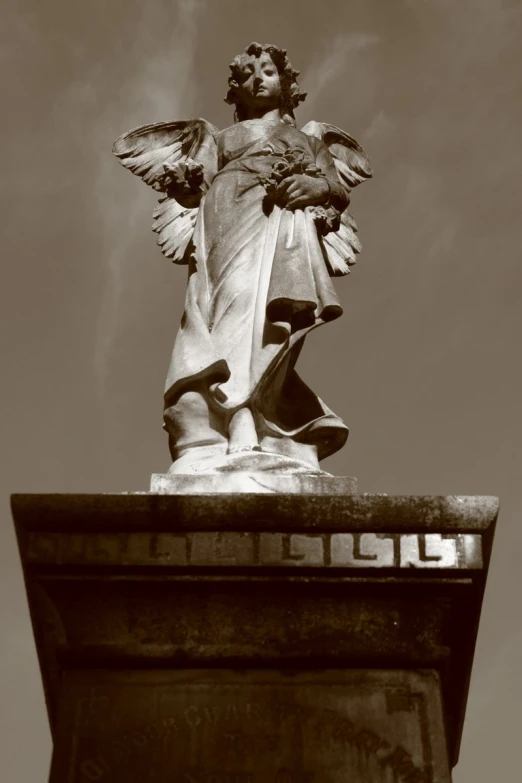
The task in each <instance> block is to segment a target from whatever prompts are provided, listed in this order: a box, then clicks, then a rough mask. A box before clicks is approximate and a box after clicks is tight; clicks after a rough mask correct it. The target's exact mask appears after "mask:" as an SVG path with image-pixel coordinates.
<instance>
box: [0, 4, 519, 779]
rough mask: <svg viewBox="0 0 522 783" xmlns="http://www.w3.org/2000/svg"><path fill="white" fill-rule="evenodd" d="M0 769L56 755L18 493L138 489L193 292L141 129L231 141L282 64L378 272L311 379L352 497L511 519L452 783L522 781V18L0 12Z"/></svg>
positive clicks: (24, 775) (217, 10) (340, 7)
mask: <svg viewBox="0 0 522 783" xmlns="http://www.w3.org/2000/svg"><path fill="white" fill-rule="evenodd" d="M1 25H2V42H1V47H0V56H1V61H2V69H1V72H0V80H1V83H2V96H3V97H2V108H3V112H2V115H3V116H2V122H1V125H0V134H1V137H2V153H3V154H2V184H1V190H2V212H1V218H2V219H1V222H2V235H1V236H2V238H1V243H2V247H1V249H2V278H3V280H2V283H1V286H0V296H1V315H2V320H3V325H2V329H1V340H2V343H3V345H2V405H1V410H0V415H1V420H2V429H1V439H2V447H3V460H2V470H1V478H0V481H1V490H2V492H3V495H2V498H3V500H2V502H3V513H2V524H1V527H0V536H1V549H0V564H1V576H2V589H1V591H0V610H1V617H2V621H1V642H0V644H1V655H0V670H1V688H0V705H1V707H0V721H1V730H0V757H1V759H2V779H3V780H5V781H9V783H32V781H34V782H35V783H39V781H45V780H46V775H47V770H48V764H49V756H50V738H49V731H48V727H47V722H46V714H45V708H44V701H43V695H42V688H41V684H40V678H39V672H38V665H37V660H36V655H35V650H34V645H33V640H32V632H31V628H30V624H29V618H28V613H27V609H26V599H25V594H24V589H23V582H22V576H21V570H20V564H19V560H18V554H17V550H16V546H15V540H14V534H13V528H12V522H11V518H10V512H9V506H8V495H9V493H11V492H110V491H115V492H120V491H138V490H142V491H143V490H146V489H147V488H148V481H149V476H150V474H151V473H152V472H162V471H165V470H166V469H168V466H169V459H168V451H167V443H166V436H165V433H164V432H163V431H162V429H161V424H162V421H161V414H162V393H163V383H164V378H165V373H166V369H167V365H168V361H169V358H170V351H171V348H172V343H173V339H174V336H175V333H176V330H177V326H178V323H179V320H180V317H181V312H182V303H183V295H184V288H185V280H186V270H185V269H183V268H178V267H175V266H173V265H172V264H170V262H168V261H167V260H166V259H165V258H163V256H162V255H161V253H160V251H159V249H158V248H157V247H156V245H155V235H154V234H152V232H151V231H150V224H151V213H152V209H153V207H154V204H155V198H156V197H155V194H154V192H153V191H151V190H150V189H148V188H147V187H146V186H145V185H144V184H143V183H142V182H141V181H140V180H139V179H137V178H135V177H133V176H132V175H130V174H129V173H128V172H126V171H124V170H123V169H122V168H121V167H120V166H119V165H118V163H117V162H116V160H115V159H114V158H113V157H112V155H111V146H112V142H113V140H114V139H115V138H116V137H117V136H119V135H120V134H121V133H123V132H124V131H126V130H129V129H131V128H132V127H135V126H137V125H140V124H145V123H150V122H155V121H160V120H170V119H188V118H190V117H193V116H201V117H205V118H206V119H207V120H209V121H210V122H212V123H213V124H215V125H217V126H218V127H221V128H223V127H226V126H228V125H230V124H231V123H232V114H231V109H230V107H229V106H227V105H226V104H225V103H224V102H223V97H224V95H225V92H226V80H227V77H228V63H229V62H230V60H231V59H232V57H233V56H234V55H235V54H236V53H238V52H239V51H241V50H242V49H243V48H244V47H245V46H246V45H247V44H248V43H250V41H252V40H258V41H261V42H270V43H276V44H278V45H281V46H284V47H286V48H287V49H288V51H289V55H290V57H291V61H292V64H293V65H294V66H295V67H297V68H300V69H301V77H300V83H301V86H302V87H303V89H305V90H307V91H308V93H309V97H308V99H307V101H306V102H305V103H304V104H303V105H302V107H301V108H300V110H299V113H298V124H299V125H301V124H304V123H305V122H307V121H308V120H310V119H315V120H319V121H325V122H329V123H333V124H334V125H338V126H339V127H341V128H343V129H345V130H347V131H348V132H349V133H351V134H353V135H354V136H355V137H356V138H357V139H358V140H359V141H360V142H361V143H362V144H363V146H364V147H365V149H366V150H367V152H368V154H369V156H370V159H371V161H372V164H373V167H374V171H375V178H374V179H373V180H371V181H370V182H369V183H366V184H364V185H362V186H361V187H360V188H359V189H358V190H356V191H355V192H354V195H353V200H352V210H351V211H352V212H353V213H354V214H355V217H356V219H357V221H358V224H359V229H360V237H361V239H362V242H363V246H364V249H363V253H362V255H361V257H360V261H359V263H358V265H357V266H356V267H355V268H354V270H353V271H352V274H351V275H350V276H349V277H348V278H343V279H340V280H337V281H336V286H337V290H338V291H339V293H340V297H341V301H342V303H343V306H344V308H345V314H344V316H343V318H341V319H339V320H338V321H335V322H334V323H331V324H328V325H327V326H325V327H324V328H322V329H320V330H317V332H315V333H313V334H312V335H311V336H310V338H309V339H308V340H307V344H306V345H305V349H304V350H303V353H302V355H301V358H300V360H299V371H300V374H301V375H302V376H303V378H304V379H305V380H306V381H307V382H308V383H309V384H310V385H311V386H312V387H313V389H314V391H316V392H317V393H318V394H319V395H320V396H321V397H322V398H323V399H324V400H325V402H326V403H327V404H328V405H329V406H330V407H331V408H333V410H335V411H336V412H337V413H339V414H340V415H341V416H342V417H343V418H344V420H345V421H346V423H347V424H348V425H349V427H350V428H351V433H350V438H349V440H348V444H347V446H346V447H345V448H344V450H343V451H341V452H340V453H338V454H337V455H335V456H334V457H333V458H331V459H330V460H328V461H327V462H326V463H324V467H325V468H326V469H327V470H329V471H330V472H332V473H336V474H340V475H355V476H357V477H358V478H359V486H360V491H362V492H385V493H388V494H496V495H499V496H500V498H501V514H500V520H499V526H498V529H497V537H496V543H495V547H494V554H493V561H492V568H491V573H490V579H489V582H488V588H487V593H486V601H485V607H484V612H483V617H482V623H481V629H480V637H479V643H478V649H477V654H476V659H475V667H474V674H473V680H472V686H471V694H470V699H469V703H468V714H467V721H466V726H465V733H464V741H463V746H462V753H461V762H460V764H459V766H458V767H457V769H456V772H455V775H454V779H455V783H491V780H494V779H498V780H514V779H515V778H516V774H517V770H518V768H519V765H520V762H519V757H520V708H521V705H522V699H521V696H522V673H521V669H522V621H521V609H520V603H521V595H522V570H521V567H520V563H521V552H522V513H521V511H522V508H521V506H522V500H521V499H522V494H521V488H522V487H521V485H522V471H521V464H522V412H521V404H522V367H521V354H522V350H521V341H522V340H521V338H522V307H521V289H522V258H521V242H522V231H521V224H522V218H521V214H520V213H521V210H522V198H521V182H522V155H521V152H520V128H521V125H522V100H521V93H522V90H521V88H522V47H521V45H520V42H521V40H522V5H521V4H520V2H519V1H518V0H512V2H510V1H509V0H505V1H503V0H459V2H455V0H360V1H356V0H315V1H312V0H263V2H260V0H257V1H256V2H251V1H250V0H179V1H178V0H146V2H143V0H88V2H87V1H86V0H83V1H81V0H45V2H42V0H23V1H22V2H16V0H6V2H5V3H4V10H3V13H2V22H1Z"/></svg>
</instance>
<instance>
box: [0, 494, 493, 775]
mask: <svg viewBox="0 0 522 783" xmlns="http://www.w3.org/2000/svg"><path fill="white" fill-rule="evenodd" d="M497 506H498V504H497V501H496V499H495V498H485V497H482V498H477V497H448V498H438V497H386V496H371V495H367V496H365V495H347V494H346V495H340V494H331V495H328V494H307V495H286V494H272V493H270V492H268V493H264V494H260V493H258V494H249V493H244V494H241V495H228V494H223V493H221V494H214V495H212V494H203V495H167V494H139V495H85V496H82V495H54V496H53V495H45V496H42V495H40V496H38V495H32V496H28V495H25V496H20V495H19V496H15V497H14V498H13V512H14V517H15V522H16V528H17V533H18V538H19V545H20V552H21V556H22V562H23V566H24V571H25V578H26V585H27V593H28V598H29V604H30V608H31V614H32V620H33V625H34V632H35V637H36V643H37V648H38V653H39V657H40V665H41V670H42V676H43V680H44V686H45V692H46V697H47V704H48V710H49V719H50V723H51V727H52V731H53V738H54V754H53V762H52V769H51V778H50V781H51V783H88V781H98V780H99V781H102V782H103V783H116V781H118V783H120V781H123V780H125V782H126V783H138V781H139V783H144V781H147V783H165V782H166V781H182V782H183V783H266V782H267V781H275V782H276V783H308V781H310V783H341V781H342V783H345V782H346V781H347V780H349V781H350V782H351V783H448V782H449V781H450V771H449V770H450V768H451V766H453V765H454V764H455V763H456V761H457V757H458V747H459V740H460V734H461V731H462V723H463V719H464V711H465V704H466V697H467V689H468V683H469V677H470V671H471V665H472V658H473V650H474V645H475V638H476V633H477V627H478V622H479V616H480V606H481V601H482V595H483V591H484V585H485V579H486V573H487V566H488V561H489V555H490V551H491V543H492V536H493V530H494V524H495V519H496V515H497ZM44 777H45V776H44V773H42V780H43V779H44Z"/></svg>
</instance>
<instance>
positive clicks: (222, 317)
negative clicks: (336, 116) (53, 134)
mask: <svg viewBox="0 0 522 783" xmlns="http://www.w3.org/2000/svg"><path fill="white" fill-rule="evenodd" d="M230 70H231V75H230V78H229V80H228V84H229V90H228V94H227V96H226V98H225V100H226V102H227V103H228V104H231V105H234V106H235V115H234V120H235V123H234V124H233V125H231V126H230V127H229V128H225V130H222V131H220V130H218V129H217V128H216V127H214V126H213V125H211V124H210V123H209V122H207V121H206V120H203V119H191V120H182V121H173V122H159V123H156V124H153V125H144V126H142V127H139V128H136V130H132V131H130V132H129V133H125V134H124V135H123V136H120V138H119V139H117V141H116V142H115V143H114V148H113V152H114V154H115V155H116V156H117V157H118V158H119V160H120V162H121V163H122V164H123V165H124V166H125V167H126V168H128V169H130V170H131V171H132V172H133V173H134V174H137V175H138V176H140V177H141V178H142V179H143V181H144V182H146V183H147V185H150V186H151V187H153V188H154V189H155V190H157V191H159V192H160V193H161V197H160V201H159V206H158V207H157V208H156V210H155V212H154V224H153V230H154V231H155V232H157V234H158V236H159V238H158V244H159V246H160V247H161V250H162V252H163V253H164V255H165V256H166V257H167V258H170V259H172V261H173V262H174V263H176V264H186V265H187V266H188V285H187V291H186V299H185V309H184V313H183V317H182V319H181V325H180V329H179V332H178V335H177V337H176V341H175V345H174V350H173V354H172V360H171V363H170V368H169V371H168V376H167V382H166V390H165V412H164V428H165V429H166V430H167V432H168V435H169V446H170V452H171V455H172V459H173V464H172V466H171V468H170V471H169V472H170V473H171V474H194V473H205V472H220V471H230V470H239V471H265V470H267V471H273V472H283V473H284V472H298V473H299V472H305V473H312V474H313V473H322V471H321V470H320V468H319V461H320V460H322V459H324V458H325V457H328V456H329V455H330V454H333V453H334V452H335V451H337V450H338V449H340V448H341V447H342V446H343V445H344V443H345V441H346V438H347V436H348V429H347V427H346V426H345V425H344V424H343V422H342V421H341V419H340V418H339V417H338V416H336V415H335V414H334V413H333V412H332V411H331V410H330V409H329V408H328V407H327V406H326V405H325V403H324V402H323V401H322V400H320V399H319V397H317V396H316V395H315V394H314V393H313V391H312V390H311V389H310V388H309V387H308V386H307V385H306V384H305V383H304V382H303V381H302V380H301V378H300V377H299V376H298V374H297V373H296V371H295V365H296V361H297V358H298V356H299V353H300V351H301V349H302V347H303V343H304V339H305V337H306V335H307V334H308V332H309V331H310V330H311V329H315V328H316V327H317V326H321V325H322V324H324V323H327V322H328V321H333V320H334V319H335V318H338V317H339V316H340V315H341V314H342V308H341V306H340V304H339V300H338V298H337V296H336V293H335V290H334V287H333V284H332V281H331V277H332V276H333V277H335V276H338V275H346V274H348V272H349V271H350V266H351V265H352V264H354V263H355V256H356V254H357V253H358V252H359V251H360V249H361V246H360V244H359V241H358V239H357V236H356V230H357V228H356V224H355V222H354V220H353V218H352V217H351V215H349V214H348V212H347V211H346V208H347V206H348V204H349V201H350V196H349V194H350V191H351V189H352V188H353V187H355V186H356V185H358V184H359V183H361V182H363V181H364V180H365V179H368V178H369V177H371V176H372V171H371V168H370V163H369V161H368V158H367V156H366V154H365V153H364V151H363V150H362V148H361V147H360V146H359V144H358V143H357V142H356V141H355V139H353V138H352V137H351V136H349V135H348V134H347V133H345V132H344V131H342V130H339V128H336V127H334V126H333V125H328V124H325V123H321V122H309V123H308V124H307V125H305V127H304V128H302V129H301V130H298V129H297V128H296V123H295V118H294V109H295V108H296V107H297V106H298V105H299V103H300V102H301V101H303V100H304V99H305V96H306V93H304V92H302V91H301V90H300V89H299V86H298V84H297V76H298V75H299V72H298V71H296V70H294V69H293V68H292V66H291V64H290V62H289V60H288V57H287V54H286V51H285V50H284V49H280V48H278V47H277V46H271V45H263V44H258V43H252V44H250V46H248V47H247V48H246V49H245V51H244V53H242V54H240V55H238V56H237V57H235V58H234V60H233V62H232V64H231V65H230Z"/></svg>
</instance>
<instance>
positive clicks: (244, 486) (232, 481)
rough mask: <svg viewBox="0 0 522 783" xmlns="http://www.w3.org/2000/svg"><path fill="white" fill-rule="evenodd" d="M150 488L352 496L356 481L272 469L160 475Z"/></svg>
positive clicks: (184, 492)
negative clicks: (280, 471)
mask: <svg viewBox="0 0 522 783" xmlns="http://www.w3.org/2000/svg"><path fill="white" fill-rule="evenodd" d="M150 491H151V492H154V493H158V494H161V495H193V494H197V495H202V494H206V495H209V494H210V495H215V494H218V493H219V494H222V493H227V494H234V493H248V492H249V493H252V492H256V493H259V492H262V493H279V494H285V495H290V494H308V495H309V494H314V495H336V494H337V495H351V494H354V493H355V492H357V480H356V479H355V478H351V477H350V476H346V477H342V478H338V477H337V476H335V477H334V476H329V475H328V474H327V473H323V474H315V473H310V472H308V473H307V472H298V471H297V470H295V469H292V470H291V472H289V473H278V472H275V471H274V472H272V471H264V472H260V471H257V472H254V471H246V470H241V471H240V470H231V471H227V472H221V473H210V472H205V473H198V474H192V475H190V474H180V475H173V474H161V473H154V474H153V475H152V477H151V482H150Z"/></svg>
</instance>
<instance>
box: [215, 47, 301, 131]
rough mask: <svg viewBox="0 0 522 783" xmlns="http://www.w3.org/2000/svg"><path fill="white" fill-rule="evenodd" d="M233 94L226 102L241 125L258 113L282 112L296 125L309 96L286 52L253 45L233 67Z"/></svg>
mask: <svg viewBox="0 0 522 783" xmlns="http://www.w3.org/2000/svg"><path fill="white" fill-rule="evenodd" d="M230 70H231V72H232V73H231V75H230V77H229V80H228V85H229V90H228V93H227V96H226V98H225V101H226V102H227V103H229V104H231V105H234V106H235V107H236V112H235V119H236V120H237V121H238V122H241V121H242V120H246V119H247V118H248V117H249V116H255V113H256V112H259V111H260V110H261V111H271V110H272V109H279V111H280V113H281V118H282V120H283V121H284V122H287V123H288V124H290V125H295V119H294V109H295V108H296V106H298V105H299V103H300V102H301V101H304V99H305V97H306V93H305V92H302V91H301V90H300V89H299V85H298V84H297V77H298V76H299V71H295V70H294V69H293V68H292V65H291V64H290V60H289V59H288V57H287V56H286V50H285V49H280V48H279V47H278V46H272V45H270V44H259V43H251V44H250V45H249V46H247V48H246V49H245V51H244V52H243V53H242V54H238V55H237V57H234V59H233V61H232V62H231V64H230Z"/></svg>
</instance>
